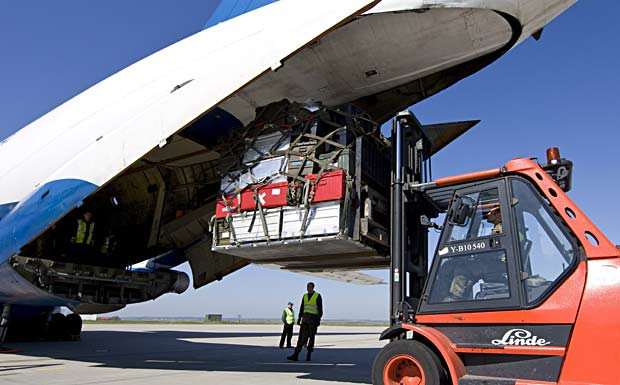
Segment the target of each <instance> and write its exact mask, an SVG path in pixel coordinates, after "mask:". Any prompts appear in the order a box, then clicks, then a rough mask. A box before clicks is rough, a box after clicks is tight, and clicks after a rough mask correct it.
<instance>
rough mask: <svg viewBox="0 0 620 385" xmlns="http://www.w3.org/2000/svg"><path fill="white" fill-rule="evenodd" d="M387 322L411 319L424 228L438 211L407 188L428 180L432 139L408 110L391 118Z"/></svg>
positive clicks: (424, 266)
mask: <svg viewBox="0 0 620 385" xmlns="http://www.w3.org/2000/svg"><path fill="white" fill-rule="evenodd" d="M391 137H392V147H391V148H392V177H391V180H392V185H391V198H392V199H391V215H390V221H391V236H390V256H391V261H390V303H391V306H390V323H391V324H392V325H394V324H395V323H398V322H406V321H408V320H411V317H412V316H413V314H414V312H415V309H416V307H417V306H418V302H419V300H420V297H421V294H422V289H423V287H424V282H425V280H426V276H427V271H428V263H427V255H428V226H429V225H430V221H428V220H420V219H421V218H427V219H428V218H432V217H436V216H437V215H438V210H437V209H436V207H434V205H433V204H432V202H431V201H429V200H428V199H425V195H424V194H420V193H419V192H417V191H414V190H411V189H410V188H409V186H412V185H420V184H424V183H428V182H429V181H430V180H431V179H432V165H431V159H430V155H431V153H430V149H431V143H430V142H429V139H428V138H427V136H426V135H425V133H424V131H423V129H422V125H421V124H420V122H419V121H418V119H416V117H415V116H414V115H413V113H411V112H410V111H403V112H401V113H399V114H398V115H397V116H396V118H395V119H394V120H393V121H392V136H391Z"/></svg>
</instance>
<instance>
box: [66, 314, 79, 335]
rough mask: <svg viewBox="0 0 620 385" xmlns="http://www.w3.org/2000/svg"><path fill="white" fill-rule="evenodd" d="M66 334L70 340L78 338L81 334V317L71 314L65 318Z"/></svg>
mask: <svg viewBox="0 0 620 385" xmlns="http://www.w3.org/2000/svg"><path fill="white" fill-rule="evenodd" d="M65 323H66V324H67V333H68V334H69V337H70V338H71V339H76V338H79V336H80V333H81V332H82V317H80V315H79V314H76V313H71V314H69V315H68V316H67V317H66V318H65Z"/></svg>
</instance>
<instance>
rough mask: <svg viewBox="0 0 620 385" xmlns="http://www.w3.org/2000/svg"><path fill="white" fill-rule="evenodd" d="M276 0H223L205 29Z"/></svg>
mask: <svg viewBox="0 0 620 385" xmlns="http://www.w3.org/2000/svg"><path fill="white" fill-rule="evenodd" d="M276 1H278V0H223V1H221V2H220V5H219V7H217V9H216V10H215V13H213V15H212V16H211V18H210V19H209V21H207V24H205V26H204V28H203V29H207V28H209V27H213V26H214V25H216V24H218V23H221V22H223V21H226V20H229V19H232V18H234V17H237V16H239V15H243V14H244V13H247V12H250V11H253V10H255V9H257V8H260V7H263V6H265V5H267V4H271V3H275V2H276Z"/></svg>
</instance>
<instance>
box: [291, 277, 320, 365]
mask: <svg viewBox="0 0 620 385" xmlns="http://www.w3.org/2000/svg"><path fill="white" fill-rule="evenodd" d="M306 288H307V289H308V292H307V293H306V294H304V296H303V298H302V300H301V306H300V307H299V318H298V321H297V323H298V324H299V325H301V328H300V330H299V337H298V338H297V346H296V347H295V353H293V354H292V355H290V356H288V357H286V359H287V360H291V361H297V360H299V353H301V349H302V348H303V347H304V345H305V346H307V349H308V353H307V355H306V361H310V359H311V357H312V351H313V350H314V336H315V335H316V331H317V328H318V327H319V325H320V324H321V317H323V299H322V298H321V295H320V294H319V293H317V292H315V291H314V283H312V282H308V285H307V286H306ZM306 344H307V345H306Z"/></svg>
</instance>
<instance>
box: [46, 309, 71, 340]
mask: <svg viewBox="0 0 620 385" xmlns="http://www.w3.org/2000/svg"><path fill="white" fill-rule="evenodd" d="M66 335H67V319H66V317H65V315H64V314H61V313H54V314H52V316H51V319H50V322H49V328H48V338H50V339H51V340H61V339H64V338H65V337H66Z"/></svg>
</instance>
